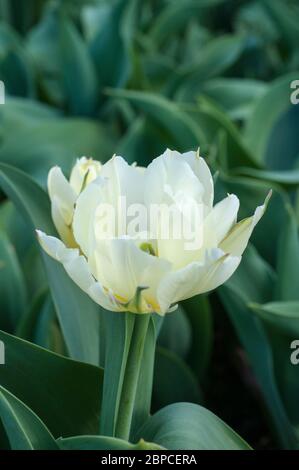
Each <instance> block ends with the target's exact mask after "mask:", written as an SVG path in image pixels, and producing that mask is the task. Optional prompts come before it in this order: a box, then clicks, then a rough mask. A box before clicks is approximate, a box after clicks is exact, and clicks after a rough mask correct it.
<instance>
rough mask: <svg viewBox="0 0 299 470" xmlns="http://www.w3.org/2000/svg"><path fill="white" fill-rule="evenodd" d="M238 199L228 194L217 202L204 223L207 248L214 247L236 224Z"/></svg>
mask: <svg viewBox="0 0 299 470" xmlns="http://www.w3.org/2000/svg"><path fill="white" fill-rule="evenodd" d="M239 206H240V203H239V199H238V198H237V196H235V195H234V194H230V195H229V196H227V197H226V198H225V199H223V200H222V201H220V202H218V204H216V205H215V206H214V207H213V209H212V210H211V212H210V213H209V214H208V216H207V218H206V219H205V222H204V240H205V245H206V247H207V248H212V247H216V246H218V245H219V243H220V242H221V240H223V239H224V237H225V236H226V235H227V233H228V232H229V230H230V229H231V228H232V227H233V225H234V224H235V223H236V220H237V215H238V210H239Z"/></svg>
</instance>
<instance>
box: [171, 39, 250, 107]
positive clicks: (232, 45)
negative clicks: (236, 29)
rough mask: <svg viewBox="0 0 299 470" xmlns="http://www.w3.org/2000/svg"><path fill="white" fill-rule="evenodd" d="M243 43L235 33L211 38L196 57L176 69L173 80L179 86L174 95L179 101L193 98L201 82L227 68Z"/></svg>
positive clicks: (240, 50) (238, 53)
mask: <svg viewBox="0 0 299 470" xmlns="http://www.w3.org/2000/svg"><path fill="white" fill-rule="evenodd" d="M245 45H246V41H245V38H244V37H243V36H237V35H235V34H233V35H230V36H229V35H227V36H221V37H219V38H215V39H212V40H211V41H210V42H208V44H207V45H205V46H204V47H203V48H202V49H201V50H200V54H199V57H198V58H196V59H194V61H193V62H192V63H190V64H189V63H188V64H187V65H186V66H184V67H182V68H181V69H179V70H178V75H177V77H176V78H175V82H177V85H179V86H178V89H177V90H176V92H175V97H176V98H177V99H179V100H181V101H188V100H190V99H192V100H193V99H194V96H196V94H197V93H198V92H199V91H200V89H201V87H202V83H203V82H204V81H205V80H209V79H210V78H213V77H215V76H217V75H220V74H221V73H223V72H224V71H225V70H226V69H228V68H229V67H230V66H231V65H232V64H233V63H234V62H235V61H236V60H237V59H238V58H239V56H240V55H241V53H242V51H243V50H244V47H245Z"/></svg>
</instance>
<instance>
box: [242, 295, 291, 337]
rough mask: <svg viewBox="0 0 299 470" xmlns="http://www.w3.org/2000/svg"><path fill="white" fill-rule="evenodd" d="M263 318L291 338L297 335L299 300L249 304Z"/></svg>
mask: <svg viewBox="0 0 299 470" xmlns="http://www.w3.org/2000/svg"><path fill="white" fill-rule="evenodd" d="M250 307H251V308H252V309H253V311H254V312H256V314H257V315H259V316H260V317H261V318H262V319H263V320H265V321H266V322H268V323H269V324H270V325H272V326H275V327H276V328H278V329H279V331H280V332H285V333H286V334H288V335H289V336H290V337H291V338H295V336H296V337H299V301H288V302H287V301H285V302H269V303H266V304H255V303H252V304H250Z"/></svg>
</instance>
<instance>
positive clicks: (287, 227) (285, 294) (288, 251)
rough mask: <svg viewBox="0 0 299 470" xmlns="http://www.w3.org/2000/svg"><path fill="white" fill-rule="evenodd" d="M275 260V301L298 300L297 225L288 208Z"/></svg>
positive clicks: (298, 241) (298, 260)
mask: <svg viewBox="0 0 299 470" xmlns="http://www.w3.org/2000/svg"><path fill="white" fill-rule="evenodd" d="M277 258H278V259H277V282H276V288H275V298H276V300H284V301H287V300H299V291H298V279H299V238H298V225H297V222H296V219H295V217H294V215H293V213H292V209H291V208H288V207H287V210H286V220H285V222H284V224H283V225H282V227H281V229H280V236H279V244H278V256H277Z"/></svg>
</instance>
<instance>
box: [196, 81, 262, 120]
mask: <svg viewBox="0 0 299 470" xmlns="http://www.w3.org/2000/svg"><path fill="white" fill-rule="evenodd" d="M266 90H267V84H266V83H265V82H262V81H259V80H252V79H251V80H250V79H244V78H243V79H241V78H237V79H236V78H214V79H213V80H209V81H207V82H206V83H204V85H203V88H202V93H203V94H204V95H206V96H208V97H209V98H210V99H212V100H213V101H214V102H215V103H217V104H218V105H220V106H221V107H222V108H223V109H224V110H225V111H226V112H227V113H228V115H229V116H230V117H231V118H232V119H244V118H247V117H248V116H249V115H250V112H251V110H252V108H253V106H254V103H255V101H256V100H257V99H258V98H260V97H261V96H262V95H263V94H264V93H265V92H266Z"/></svg>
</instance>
